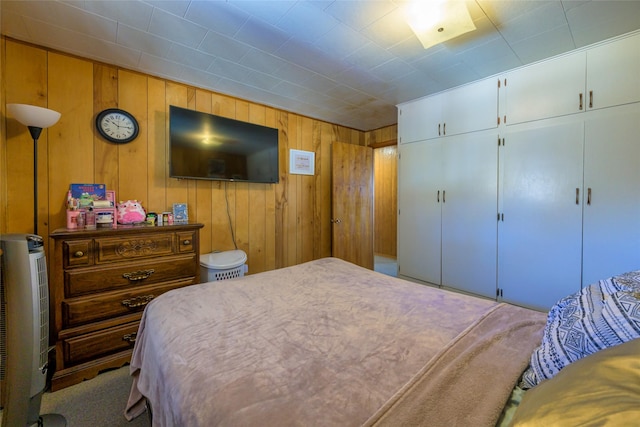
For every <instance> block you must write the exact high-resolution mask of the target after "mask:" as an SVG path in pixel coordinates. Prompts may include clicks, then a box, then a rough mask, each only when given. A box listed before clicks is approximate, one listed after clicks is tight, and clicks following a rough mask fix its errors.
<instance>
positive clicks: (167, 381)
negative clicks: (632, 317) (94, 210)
mask: <svg viewBox="0 0 640 427" xmlns="http://www.w3.org/2000/svg"><path fill="white" fill-rule="evenodd" d="M544 323H545V315H544V314H543V313H538V312H534V311H531V310H526V309H523V308H519V307H514V306H509V305H506V304H498V303H496V302H495V301H491V300H486V299H480V298H475V297H471V296H467V295H463V294H457V293H453V292H448V291H444V290H440V289H436V288H432V287H428V286H423V285H419V284H415V283H411V282H408V281H404V280H401V279H396V278H392V277H389V276H385V275H382V274H379V273H375V272H372V271H370V270H367V269H363V268H360V267H357V266H355V265H353V264H350V263H347V262H344V261H342V260H339V259H336V258H324V259H320V260H316V261H312V262H308V263H305V264H301V265H298V266H294V267H289V268H284V269H280V270H275V271H270V272H265V273H261V274H256V275H251V276H246V277H244V278H240V279H234V280H228V281H220V282H211V283H207V284H202V285H195V286H190V287H187V288H182V289H178V290H174V291H171V292H168V293H166V294H164V295H162V296H160V297H158V298H157V299H155V300H154V301H153V302H151V303H150V304H149V305H148V306H147V308H146V310H145V312H144V315H143V318H142V321H141V324H140V329H139V332H138V336H137V341H136V345H135V348H134V353H133V357H132V360H131V374H132V375H133V377H134V382H133V386H132V390H131V395H130V397H129V402H128V404H127V408H126V411H125V415H126V416H127V418H129V419H131V418H133V417H136V416H137V415H139V414H140V413H142V412H143V411H144V398H145V397H146V398H147V399H148V400H149V402H150V404H151V407H152V409H153V425H154V426H190V427H197V426H216V425H222V426H255V425H261V426H311V425H322V426H359V425H364V424H376V423H379V424H385V423H386V424H389V425H393V424H394V423H395V420H403V424H405V422H406V423H412V422H413V423H414V424H423V423H425V419H426V420H428V422H427V423H426V424H424V425H430V426H436V425H456V423H453V424H452V423H450V420H451V419H452V418H450V415H449V414H444V413H442V414H439V415H438V416H435V414H430V413H428V412H427V413H426V414H425V413H424V411H423V410H422V409H421V408H420V406H421V403H420V401H417V402H416V401H415V399H413V398H412V397H411V396H417V398H418V399H425V397H424V396H423V397H420V394H421V393H422V394H423V395H425V396H426V399H427V400H429V399H431V400H433V399H434V397H433V391H429V390H430V387H431V390H436V391H437V393H441V392H442V391H443V390H446V389H451V390H455V391H456V392H455V393H450V394H453V395H454V396H450V395H449V394H447V393H443V395H444V396H445V398H446V399H448V400H450V402H448V403H447V405H446V406H447V407H451V406H453V407H454V410H453V412H456V411H458V410H456V409H455V408H456V407H457V404H456V403H455V399H461V400H460V404H461V405H463V407H464V410H465V411H467V412H471V414H466V418H462V420H463V421H462V424H457V425H464V420H465V419H466V420H470V419H471V420H473V421H474V424H473V425H474V426H482V425H493V424H495V422H496V420H497V418H498V416H499V414H500V410H501V408H502V405H503V404H504V403H505V402H506V400H507V398H508V396H509V393H510V391H511V389H512V387H513V385H514V384H515V383H516V381H517V379H518V377H519V375H520V374H521V372H522V371H523V370H524V369H525V367H526V365H527V362H528V358H529V356H530V354H531V351H532V349H533V348H534V346H535V345H536V344H537V342H538V341H539V337H540V334H541V331H542V328H543V327H544ZM474 337H475V338H474ZM496 366H498V367H499V369H500V370H501V372H500V375H491V373H490V371H491V370H495V369H496ZM467 367H468V369H467ZM447 369H448V370H449V371H451V372H444V371H446V370H447ZM465 369H466V371H465ZM434 371H435V372H436V373H437V375H431V374H428V373H429V372H434ZM477 371H484V372H482V375H480V377H478V378H482V380H481V381H482V382H483V384H481V387H478V386H477V384H476V386H475V388H474V387H471V388H470V389H471V390H478V389H480V390H481V391H482V393H480V394H484V395H488V394H491V395H493V398H492V399H488V400H487V399H486V398H485V397H483V396H477V395H476V396H474V394H477V391H474V392H473V393H465V392H464V391H465V389H466V386H465V385H464V382H469V384H474V382H475V380H474V376H475V375H476V374H477ZM488 373H489V375H487V374H488ZM447 375H450V376H447ZM432 376H433V377H437V378H436V381H437V382H438V384H436V385H435V386H434V384H433V383H431V382H430V381H428V378H429V377H432ZM494 377H495V378H496V380H495V381H494V382H492V381H493V380H492V378H494ZM454 380H455V381H458V382H460V381H462V383H460V384H459V385H458V386H456V385H455V384H453V381H454ZM449 381H451V382H452V383H451V384H449ZM486 381H488V383H486ZM434 387H435V388H434ZM461 392H462V393H461ZM474 399H475V400H476V401H477V402H479V403H478V404H481V405H483V408H484V409H483V410H481V411H480V410H478V411H477V415H478V416H476V414H475V413H474V411H475V410H476V408H477V407H478V405H476V404H474ZM469 402H470V403H469ZM496 402H497V403H496ZM429 405H431V406H430V407H432V408H433V407H438V405H439V404H438V402H437V401H436V402H435V403H434V402H429ZM416 411H418V412H419V414H413V413H414V412H416ZM458 412H459V411H458ZM452 415H456V414H452ZM416 417H417V418H416ZM410 420H414V421H410ZM416 420H417V421H416ZM396 425H397V424H396ZM405 425H406V424H405Z"/></svg>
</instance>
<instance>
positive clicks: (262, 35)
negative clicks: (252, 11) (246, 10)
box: [234, 17, 290, 53]
mask: <svg viewBox="0 0 640 427" xmlns="http://www.w3.org/2000/svg"><path fill="white" fill-rule="evenodd" d="M234 38H235V39H236V40H238V41H241V42H243V43H246V44H248V45H250V46H253V47H255V48H256V49H260V50H264V51H265V52H269V53H273V52H275V51H277V50H278V49H280V48H281V47H282V45H283V44H284V43H285V42H286V41H287V40H289V39H290V36H289V35H288V34H287V33H286V32H284V31H283V30H281V29H280V28H276V27H274V26H272V25H270V24H268V23H266V22H264V21H261V20H259V19H257V18H255V17H251V18H249V19H248V20H247V21H246V22H245V24H244V25H243V26H242V27H241V28H240V30H238V32H237V33H236V35H235V37H234Z"/></svg>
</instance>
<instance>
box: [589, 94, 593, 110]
mask: <svg viewBox="0 0 640 427" xmlns="http://www.w3.org/2000/svg"><path fill="white" fill-rule="evenodd" d="M589 108H593V91H592V90H590V91H589Z"/></svg>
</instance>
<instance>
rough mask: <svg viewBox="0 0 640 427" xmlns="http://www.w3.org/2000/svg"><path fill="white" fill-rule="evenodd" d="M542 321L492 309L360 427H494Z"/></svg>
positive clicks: (523, 312) (506, 308)
mask: <svg viewBox="0 0 640 427" xmlns="http://www.w3.org/2000/svg"><path fill="white" fill-rule="evenodd" d="M514 319H517V320H515V321H514ZM545 319H546V317H545V315H544V314H543V313H539V312H535V311H531V310H527V309H523V308H520V307H516V306H512V305H507V304H500V305H498V306H496V307H495V308H494V309H493V310H492V311H490V312H489V313H487V314H486V315H485V316H484V317H483V318H481V319H480V320H479V321H478V322H477V323H476V324H473V325H471V326H470V327H469V328H467V329H466V330H465V331H464V332H463V333H461V334H460V335H458V337H456V339H455V340H453V341H452V342H451V343H450V344H449V345H448V346H447V347H446V348H444V349H443V350H442V351H441V352H440V353H439V354H438V355H436V356H435V357H434V358H433V359H431V360H430V361H429V363H428V364H427V365H426V366H425V367H424V368H423V369H422V370H421V371H420V372H419V373H418V375H416V376H415V377H414V378H413V379H412V381H410V382H409V383H407V384H406V386H405V387H403V388H402V390H400V391H399V392H398V393H397V394H396V395H395V396H394V397H393V398H392V399H390V400H389V401H388V402H387V403H386V404H385V405H384V406H383V407H382V408H381V409H380V410H379V411H378V412H377V413H376V414H375V415H374V416H372V417H371V418H370V419H369V421H368V422H367V423H366V424H365V425H366V426H378V427H382V426H398V425H402V426H430V427H439V426H443V427H445V426H446V427H455V426H474V427H482V426H495V425H496V422H497V421H498V418H499V417H500V413H501V411H502V408H503V407H504V405H505V402H506V401H507V399H508V398H509V395H510V393H511V390H512V389H513V387H514V386H515V384H516V382H515V381H516V379H517V378H518V376H519V374H520V373H522V372H523V371H524V369H525V368H526V366H527V363H528V356H529V355H530V354H531V352H532V351H533V349H534V348H535V346H536V345H537V343H538V341H539V339H540V337H541V335H542V329H543V327H544V324H545Z"/></svg>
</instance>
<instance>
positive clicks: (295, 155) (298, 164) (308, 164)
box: [289, 149, 316, 175]
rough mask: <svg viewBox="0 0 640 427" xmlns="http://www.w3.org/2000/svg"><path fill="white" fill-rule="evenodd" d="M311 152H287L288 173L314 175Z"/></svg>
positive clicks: (313, 160)
mask: <svg viewBox="0 0 640 427" xmlns="http://www.w3.org/2000/svg"><path fill="white" fill-rule="evenodd" d="M315 155H316V153H314V152H313V151H302V150H293V149H291V150H289V173H290V174H292V175H313V174H314V173H315Z"/></svg>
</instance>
